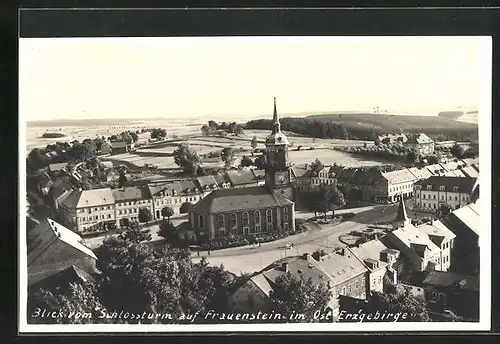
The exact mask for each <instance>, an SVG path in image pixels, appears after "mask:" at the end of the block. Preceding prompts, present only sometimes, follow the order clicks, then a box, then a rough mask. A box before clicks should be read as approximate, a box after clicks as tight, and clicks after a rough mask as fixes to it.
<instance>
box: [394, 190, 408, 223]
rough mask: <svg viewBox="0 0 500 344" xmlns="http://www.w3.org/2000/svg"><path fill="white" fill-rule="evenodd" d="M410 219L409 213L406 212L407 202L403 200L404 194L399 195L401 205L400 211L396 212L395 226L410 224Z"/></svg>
mask: <svg viewBox="0 0 500 344" xmlns="http://www.w3.org/2000/svg"><path fill="white" fill-rule="evenodd" d="M409 223H410V220H409V219H408V214H407V213H406V207H405V202H404V200H403V196H402V195H401V196H400V197H399V205H398V212H397V214H396V218H395V219H394V227H404V226H405V225H407V224H409Z"/></svg>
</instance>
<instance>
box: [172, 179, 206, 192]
mask: <svg viewBox="0 0 500 344" xmlns="http://www.w3.org/2000/svg"><path fill="white" fill-rule="evenodd" d="M176 183H177V184H178V185H179V189H180V190H181V192H182V193H188V192H189V193H197V192H200V190H198V188H197V187H196V184H195V183H194V181H193V180H191V179H184V180H178V181H177V182H176Z"/></svg>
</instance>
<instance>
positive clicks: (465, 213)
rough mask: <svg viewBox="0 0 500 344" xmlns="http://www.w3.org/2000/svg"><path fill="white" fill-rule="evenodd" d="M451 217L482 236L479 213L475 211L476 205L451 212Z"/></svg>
mask: <svg viewBox="0 0 500 344" xmlns="http://www.w3.org/2000/svg"><path fill="white" fill-rule="evenodd" d="M448 216H449V217H454V218H456V219H458V220H460V222H462V223H463V224H464V225H465V226H466V227H467V228H469V229H470V230H471V231H473V232H474V233H476V234H477V235H478V236H479V235H480V229H481V221H480V216H479V213H478V212H477V211H476V210H474V204H469V205H466V206H465V207H462V208H459V209H457V210H454V211H452V212H451V214H449V215H448Z"/></svg>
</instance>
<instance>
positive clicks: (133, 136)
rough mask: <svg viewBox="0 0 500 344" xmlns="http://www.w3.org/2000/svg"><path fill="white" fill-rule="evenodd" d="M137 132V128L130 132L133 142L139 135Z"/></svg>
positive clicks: (137, 139)
mask: <svg viewBox="0 0 500 344" xmlns="http://www.w3.org/2000/svg"><path fill="white" fill-rule="evenodd" d="M138 133H139V130H137V131H136V132H135V133H134V132H130V136H131V137H132V141H133V142H137V141H139V135H137V134H138Z"/></svg>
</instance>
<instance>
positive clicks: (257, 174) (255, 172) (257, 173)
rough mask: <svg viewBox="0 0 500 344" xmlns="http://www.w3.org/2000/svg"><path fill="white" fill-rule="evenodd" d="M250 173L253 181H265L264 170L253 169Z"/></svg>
mask: <svg viewBox="0 0 500 344" xmlns="http://www.w3.org/2000/svg"><path fill="white" fill-rule="evenodd" d="M251 171H252V173H253V175H254V177H255V179H265V178H266V171H264V170H258V169H253V170H251Z"/></svg>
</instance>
